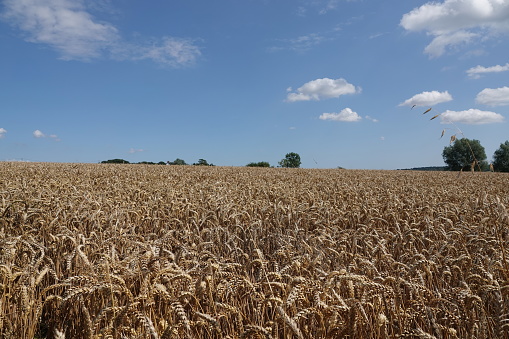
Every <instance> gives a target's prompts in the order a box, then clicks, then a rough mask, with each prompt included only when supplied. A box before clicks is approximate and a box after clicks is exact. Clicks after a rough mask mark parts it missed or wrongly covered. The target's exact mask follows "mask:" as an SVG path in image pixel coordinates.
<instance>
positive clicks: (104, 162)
mask: <svg viewBox="0 0 509 339" xmlns="http://www.w3.org/2000/svg"><path fill="white" fill-rule="evenodd" d="M128 163H129V161H127V160H124V159H110V160H104V161H101V164H128Z"/></svg>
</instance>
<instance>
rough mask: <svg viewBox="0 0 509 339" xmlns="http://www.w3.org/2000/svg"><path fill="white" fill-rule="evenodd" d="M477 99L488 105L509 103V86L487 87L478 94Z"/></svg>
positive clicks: (478, 101)
mask: <svg viewBox="0 0 509 339" xmlns="http://www.w3.org/2000/svg"><path fill="white" fill-rule="evenodd" d="M475 101H476V102H477V103H479V104H483V105H488V106H504V105H509V87H500V88H485V89H483V90H482V91H481V92H479V94H477V97H476V98H475Z"/></svg>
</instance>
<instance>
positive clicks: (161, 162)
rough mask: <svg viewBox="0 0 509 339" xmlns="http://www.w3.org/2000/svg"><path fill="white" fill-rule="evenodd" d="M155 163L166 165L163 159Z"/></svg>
mask: <svg viewBox="0 0 509 339" xmlns="http://www.w3.org/2000/svg"><path fill="white" fill-rule="evenodd" d="M157 164H158V165H166V163H165V162H164V161H159V162H158V163H157Z"/></svg>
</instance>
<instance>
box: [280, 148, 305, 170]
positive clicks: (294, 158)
mask: <svg viewBox="0 0 509 339" xmlns="http://www.w3.org/2000/svg"><path fill="white" fill-rule="evenodd" d="M300 164H301V162H300V155H298V154H297V153H294V152H291V153H287V154H286V156H285V158H284V159H281V161H280V162H279V165H280V166H281V167H288V168H299V167H300Z"/></svg>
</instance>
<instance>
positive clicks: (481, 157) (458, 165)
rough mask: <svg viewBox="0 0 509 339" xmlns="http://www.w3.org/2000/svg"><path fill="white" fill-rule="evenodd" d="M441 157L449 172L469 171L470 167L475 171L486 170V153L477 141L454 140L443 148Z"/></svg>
mask: <svg viewBox="0 0 509 339" xmlns="http://www.w3.org/2000/svg"><path fill="white" fill-rule="evenodd" d="M442 157H443V158H444V162H445V163H446V164H447V169H448V170H450V171H461V170H463V171H464V170H470V169H471V168H472V165H473V167H474V169H475V170H479V169H481V170H483V171H484V170H486V169H488V163H487V162H486V152H485V151H484V147H483V146H482V145H481V143H480V142H479V140H470V139H467V138H461V139H456V141H455V142H454V144H452V145H450V146H447V147H445V148H444V151H443V152H442Z"/></svg>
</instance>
